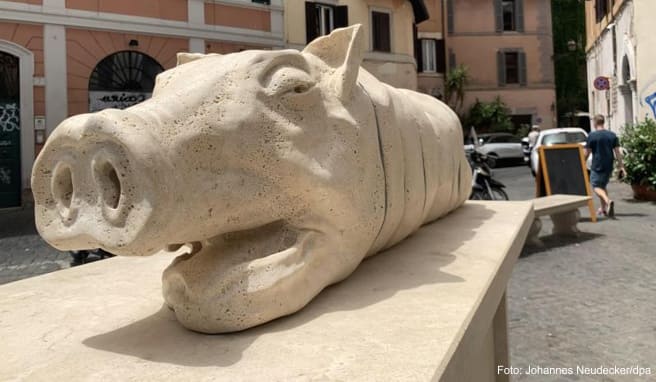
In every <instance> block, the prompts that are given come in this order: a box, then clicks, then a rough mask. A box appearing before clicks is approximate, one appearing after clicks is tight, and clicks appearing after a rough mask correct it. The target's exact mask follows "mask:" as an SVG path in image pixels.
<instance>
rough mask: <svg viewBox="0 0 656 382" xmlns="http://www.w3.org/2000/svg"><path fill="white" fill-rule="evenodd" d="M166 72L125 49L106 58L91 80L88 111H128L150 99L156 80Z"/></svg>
mask: <svg viewBox="0 0 656 382" xmlns="http://www.w3.org/2000/svg"><path fill="white" fill-rule="evenodd" d="M163 71H164V68H163V67H162V65H160V64H159V63H158V62H157V61H155V60H154V59H153V58H152V57H150V56H147V55H145V54H143V53H140V52H135V51H128V50H126V51H122V52H117V53H114V54H112V55H109V56H107V57H105V58H103V59H102V60H101V61H100V62H99V63H98V65H96V67H95V69H94V70H93V72H92V73H91V78H89V111H99V110H103V109H107V108H115V109H125V108H126V107H129V106H132V105H135V104H137V103H139V102H142V101H144V100H146V99H148V98H150V96H151V95H152V93H153V88H154V87H155V77H157V75H158V74H159V73H161V72H163Z"/></svg>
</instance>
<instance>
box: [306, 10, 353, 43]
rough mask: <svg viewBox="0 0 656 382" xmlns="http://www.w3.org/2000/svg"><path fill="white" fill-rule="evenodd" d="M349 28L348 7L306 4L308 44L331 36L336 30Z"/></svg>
mask: <svg viewBox="0 0 656 382" xmlns="http://www.w3.org/2000/svg"><path fill="white" fill-rule="evenodd" d="M345 26H348V7H347V6H345V5H342V6H334V5H327V4H321V3H311V2H307V3H305V27H306V39H307V42H310V41H312V40H314V39H315V38H317V37H319V36H325V35H327V34H330V32H332V31H333V30H334V29H336V28H342V27H345Z"/></svg>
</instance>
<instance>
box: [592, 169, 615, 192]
mask: <svg viewBox="0 0 656 382" xmlns="http://www.w3.org/2000/svg"><path fill="white" fill-rule="evenodd" d="M610 174H611V173H610V172H597V171H594V170H592V171H591V172H590V184H592V187H594V188H601V189H604V190H605V189H606V186H608V181H610Z"/></svg>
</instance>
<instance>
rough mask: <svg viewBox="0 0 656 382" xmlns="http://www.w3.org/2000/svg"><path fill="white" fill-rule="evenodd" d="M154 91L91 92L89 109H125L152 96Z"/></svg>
mask: <svg viewBox="0 0 656 382" xmlns="http://www.w3.org/2000/svg"><path fill="white" fill-rule="evenodd" d="M151 95H152V93H146V92H105V91H90V92H89V111H90V112H94V111H100V110H104V109H109V108H112V109H125V108H127V107H130V106H133V105H136V104H138V103H139V102H143V101H145V100H147V99H148V98H150V96H151Z"/></svg>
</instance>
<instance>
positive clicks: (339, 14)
mask: <svg viewBox="0 0 656 382" xmlns="http://www.w3.org/2000/svg"><path fill="white" fill-rule="evenodd" d="M334 12H335V13H334V15H335V16H334V22H333V23H334V25H335V28H344V27H347V26H348V25H349V24H348V6H346V5H340V6H339V7H335V8H334Z"/></svg>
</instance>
